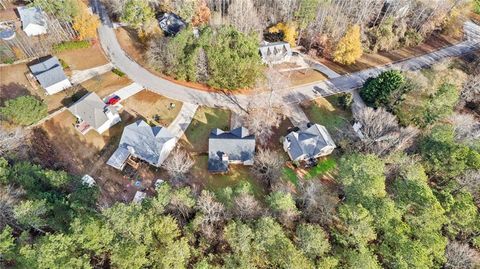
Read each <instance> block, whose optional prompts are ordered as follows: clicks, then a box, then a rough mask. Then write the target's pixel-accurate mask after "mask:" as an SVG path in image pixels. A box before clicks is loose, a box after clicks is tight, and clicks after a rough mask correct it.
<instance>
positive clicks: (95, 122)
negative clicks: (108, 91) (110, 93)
mask: <svg viewBox="0 0 480 269" xmlns="http://www.w3.org/2000/svg"><path fill="white" fill-rule="evenodd" d="M68 110H70V111H71V112H72V113H73V114H74V115H75V116H77V117H79V118H81V119H82V120H84V121H86V122H87V123H88V124H89V125H90V126H92V127H93V128H94V129H98V128H100V127H101V126H102V125H103V124H104V123H105V122H107V121H108V117H107V115H106V114H105V113H106V112H107V111H110V112H112V113H117V110H116V109H115V108H114V107H111V106H107V105H106V104H105V103H104V102H103V101H102V99H100V97H98V95H97V94H96V93H94V92H92V93H88V94H86V95H84V96H83V97H82V98H81V99H80V100H78V101H77V102H76V103H75V104H73V105H71V106H70V107H69V108H68Z"/></svg>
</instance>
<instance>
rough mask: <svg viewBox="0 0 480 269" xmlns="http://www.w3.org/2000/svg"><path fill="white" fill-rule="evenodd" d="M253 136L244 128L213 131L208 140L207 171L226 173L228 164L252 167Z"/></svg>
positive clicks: (253, 152)
mask: <svg viewBox="0 0 480 269" xmlns="http://www.w3.org/2000/svg"><path fill="white" fill-rule="evenodd" d="M254 155H255V136H254V135H250V134H249V132H248V130H247V129H246V128H244V127H239V128H237V129H234V130H232V131H230V132H227V131H223V130H220V129H213V130H212V132H211V133H210V137H209V139H208V170H209V171H210V172H227V171H228V165H229V164H243V165H252V164H253V157H254Z"/></svg>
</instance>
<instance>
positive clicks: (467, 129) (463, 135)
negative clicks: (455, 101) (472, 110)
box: [449, 113, 480, 142]
mask: <svg viewBox="0 0 480 269" xmlns="http://www.w3.org/2000/svg"><path fill="white" fill-rule="evenodd" d="M449 120H450V121H451V122H452V124H453V126H454V127H455V138H456V139H457V140H459V141H464V142H470V141H474V140H477V139H479V138H480V122H479V121H478V120H477V119H476V118H475V117H474V116H473V115H471V114H463V113H455V114H453V115H452V116H450V118H449Z"/></svg>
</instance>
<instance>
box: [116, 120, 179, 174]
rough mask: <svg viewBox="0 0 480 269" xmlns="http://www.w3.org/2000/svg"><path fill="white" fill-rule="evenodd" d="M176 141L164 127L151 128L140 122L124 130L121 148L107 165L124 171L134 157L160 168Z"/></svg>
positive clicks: (119, 147)
mask: <svg viewBox="0 0 480 269" xmlns="http://www.w3.org/2000/svg"><path fill="white" fill-rule="evenodd" d="M175 143H176V139H175V137H174V136H173V135H172V134H171V133H170V132H169V131H168V130H167V128H165V127H162V126H153V127H152V126H150V125H148V124H147V123H146V122H145V121H143V120H139V121H137V122H135V123H132V124H130V125H128V126H126V127H125V129H123V133H122V138H121V139H120V143H119V146H118V148H117V150H115V152H114V153H113V155H112V156H111V157H110V159H108V161H107V164H108V165H110V166H112V167H114V168H116V169H119V170H123V168H124V167H125V164H126V163H127V161H128V160H129V158H131V157H134V158H137V159H140V160H142V161H145V162H147V163H149V164H151V165H153V166H156V167H160V165H162V163H163V162H164V161H165V159H166V158H167V157H168V155H169V154H170V151H172V149H173V148H174V147H175Z"/></svg>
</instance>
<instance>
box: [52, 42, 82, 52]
mask: <svg viewBox="0 0 480 269" xmlns="http://www.w3.org/2000/svg"><path fill="white" fill-rule="evenodd" d="M90 45H91V44H90V41H88V40H81V41H66V42H62V43H60V44H55V45H53V51H54V52H56V53H59V52H62V51H68V50H75V49H84V48H89V47H90Z"/></svg>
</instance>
